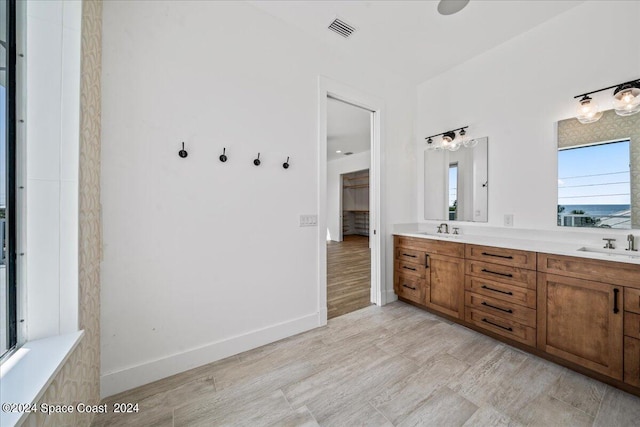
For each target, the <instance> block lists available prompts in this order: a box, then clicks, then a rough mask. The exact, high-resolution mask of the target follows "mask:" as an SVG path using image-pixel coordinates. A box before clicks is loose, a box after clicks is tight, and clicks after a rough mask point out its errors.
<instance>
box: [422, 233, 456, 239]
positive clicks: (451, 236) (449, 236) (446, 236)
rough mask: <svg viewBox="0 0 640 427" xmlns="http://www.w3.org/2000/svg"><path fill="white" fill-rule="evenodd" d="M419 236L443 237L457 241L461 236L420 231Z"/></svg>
mask: <svg viewBox="0 0 640 427" xmlns="http://www.w3.org/2000/svg"><path fill="white" fill-rule="evenodd" d="M418 234H424V235H425V236H432V237H442V238H443V239H457V238H458V237H460V235H459V234H446V233H432V232H430V231H420V232H419V233H418Z"/></svg>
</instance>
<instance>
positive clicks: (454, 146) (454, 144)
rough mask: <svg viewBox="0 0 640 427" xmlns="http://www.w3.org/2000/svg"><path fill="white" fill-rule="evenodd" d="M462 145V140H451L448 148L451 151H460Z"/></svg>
mask: <svg viewBox="0 0 640 427" xmlns="http://www.w3.org/2000/svg"><path fill="white" fill-rule="evenodd" d="M461 146H462V144H461V143H460V141H451V142H450V143H449V145H448V146H447V150H449V151H458V150H459V149H460V147H461Z"/></svg>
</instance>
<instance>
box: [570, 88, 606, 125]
mask: <svg viewBox="0 0 640 427" xmlns="http://www.w3.org/2000/svg"><path fill="white" fill-rule="evenodd" d="M601 117H602V112H601V111H600V106H599V105H598V104H597V103H596V102H595V101H594V100H593V99H591V98H590V97H589V96H588V95H585V96H583V97H582V99H581V100H580V104H579V105H578V109H577V115H576V118H577V119H578V121H579V122H580V123H582V124H587V123H593V122H597V121H598V120H600V118H601Z"/></svg>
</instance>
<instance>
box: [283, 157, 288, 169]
mask: <svg viewBox="0 0 640 427" xmlns="http://www.w3.org/2000/svg"><path fill="white" fill-rule="evenodd" d="M282 167H283V168H285V169H289V157H287V161H286V162H284V163H283V164H282Z"/></svg>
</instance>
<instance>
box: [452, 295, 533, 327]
mask: <svg viewBox="0 0 640 427" xmlns="http://www.w3.org/2000/svg"><path fill="white" fill-rule="evenodd" d="M464 302H465V305H466V306H467V307H471V308H477V309H478V310H482V311H484V312H487V313H491V314H493V315H494V316H497V317H500V318H502V319H507V320H513V321H516V322H518V323H521V324H523V325H526V326H529V327H532V328H535V327H536V311H535V310H533V309H531V308H528V307H523V306H521V305H516V304H510V303H508V302H506V301H501V300H498V299H494V298H489V297H486V296H484V295H477V294H474V293H471V292H465V294H464Z"/></svg>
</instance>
